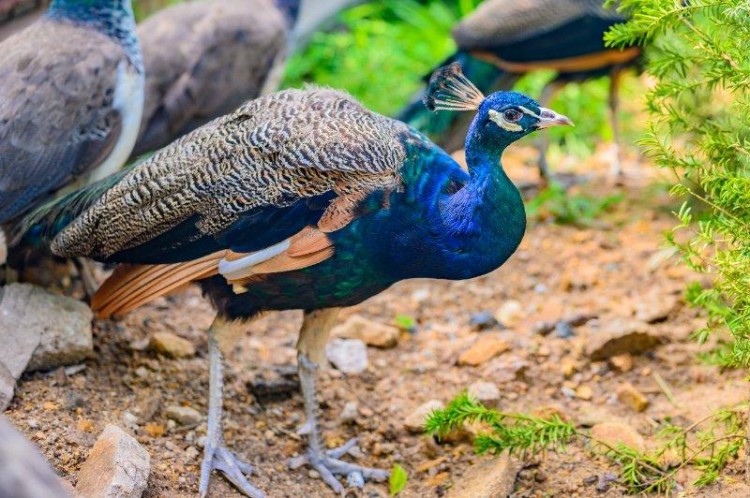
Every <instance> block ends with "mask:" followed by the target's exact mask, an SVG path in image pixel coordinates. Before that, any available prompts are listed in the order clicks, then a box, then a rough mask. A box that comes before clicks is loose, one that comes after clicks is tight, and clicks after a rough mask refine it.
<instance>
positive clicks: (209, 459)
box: [199, 444, 266, 498]
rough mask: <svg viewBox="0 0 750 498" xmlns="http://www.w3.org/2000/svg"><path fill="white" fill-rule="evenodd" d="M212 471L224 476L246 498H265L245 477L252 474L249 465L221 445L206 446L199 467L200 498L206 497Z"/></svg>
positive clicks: (251, 468)
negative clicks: (246, 497) (247, 497)
mask: <svg viewBox="0 0 750 498" xmlns="http://www.w3.org/2000/svg"><path fill="white" fill-rule="evenodd" d="M214 469H215V470H218V471H219V472H221V473H222V474H224V476H225V477H226V478H227V480H228V481H229V482H231V483H232V484H234V486H235V487H236V488H237V489H238V490H239V491H240V492H242V493H243V494H245V495H246V496H249V497H250V498H264V497H265V496H266V495H265V494H264V493H263V492H262V491H261V490H259V489H258V488H256V487H255V486H253V485H252V484H250V483H249V482H248V480H247V477H245V476H248V475H250V474H252V472H253V467H252V466H251V465H250V464H248V463H245V462H243V461H242V460H240V459H239V458H238V457H237V455H235V454H234V453H232V452H231V451H229V450H228V449H227V448H226V447H225V446H224V445H223V444H219V445H211V444H206V449H205V451H204V455H203V464H202V465H201V482H200V488H199V489H200V496H201V498H205V497H206V496H208V481H209V479H210V478H211V471H212V470H214Z"/></svg>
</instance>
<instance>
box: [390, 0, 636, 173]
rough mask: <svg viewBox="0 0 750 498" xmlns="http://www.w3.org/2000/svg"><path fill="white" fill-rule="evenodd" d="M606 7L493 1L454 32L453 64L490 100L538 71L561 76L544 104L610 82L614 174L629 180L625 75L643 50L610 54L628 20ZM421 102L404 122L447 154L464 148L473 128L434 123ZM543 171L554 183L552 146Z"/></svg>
mask: <svg viewBox="0 0 750 498" xmlns="http://www.w3.org/2000/svg"><path fill="white" fill-rule="evenodd" d="M602 4H603V0H527V1H517V0H486V1H485V2H484V3H482V4H481V5H480V6H479V7H478V8H477V10H476V11H475V12H474V13H472V14H471V15H469V16H468V17H466V18H465V19H463V20H462V21H461V22H460V23H458V25H457V26H456V27H455V29H454V30H453V38H454V40H455V42H456V45H458V51H457V52H456V53H455V54H453V55H452V56H451V57H449V59H448V62H452V61H458V62H460V63H461V64H462V65H463V68H464V72H465V73H466V75H467V77H468V78H470V79H471V80H472V81H473V82H474V83H475V84H476V85H477V87H478V88H479V89H480V90H482V91H483V92H488V91H491V90H492V89H504V90H507V89H510V88H512V87H513V85H514V84H515V83H516V81H517V80H518V79H519V78H520V77H521V76H523V75H524V74H525V73H527V72H530V71H534V70H538V69H551V70H555V71H557V76H556V77H555V79H554V80H553V81H552V82H550V84H549V85H548V87H547V88H546V89H545V91H544V92H543V95H542V97H541V99H540V100H541V102H542V104H545V103H546V101H547V100H549V98H550V97H551V93H552V90H553V89H554V88H555V87H556V86H559V85H562V84H565V83H568V82H571V81H582V80H585V79H588V78H593V77H598V76H603V75H608V74H609V75H611V86H610V99H609V104H610V110H611V118H612V130H613V134H614V139H615V144H616V147H617V154H616V159H615V163H614V165H613V173H614V174H615V175H620V174H621V173H622V168H621V164H620V163H621V161H620V151H619V126H618V123H617V89H618V82H619V75H620V73H621V72H622V70H623V69H625V68H627V67H629V66H632V65H634V64H635V63H636V61H637V59H638V57H639V55H640V50H639V49H638V48H636V47H632V48H629V49H625V50H615V49H609V48H607V47H605V45H604V34H605V33H606V32H607V31H608V30H609V28H611V27H612V26H613V25H615V24H617V23H621V22H624V21H626V20H627V18H626V17H625V16H624V15H622V14H620V13H618V12H617V11H616V10H615V9H614V8H610V9H605V8H604V7H603V5H602ZM421 100H422V94H421V93H420V94H419V95H417V96H416V98H415V99H414V101H413V102H412V103H411V104H410V105H409V106H407V107H406V108H405V109H404V110H403V111H402V112H401V113H400V114H399V116H398V118H399V119H400V120H402V121H404V122H406V123H409V124H410V125H412V126H414V127H416V128H417V129H419V130H421V131H422V132H424V133H427V134H428V135H429V136H430V137H432V138H434V139H435V140H437V141H438V143H440V144H441V145H443V146H444V147H445V148H446V149H447V150H454V149H457V148H459V147H460V146H461V145H462V139H463V134H464V132H465V129H466V123H465V122H461V120H460V118H459V117H458V116H456V115H454V114H447V113H439V114H438V115H437V116H431V115H430V114H429V113H428V111H427V109H425V108H424V106H422V105H421ZM540 145H541V147H540V155H539V169H540V174H541V175H542V178H543V179H545V180H547V179H549V177H550V175H549V169H548V165H547V160H546V142H544V141H542V142H541V143H540Z"/></svg>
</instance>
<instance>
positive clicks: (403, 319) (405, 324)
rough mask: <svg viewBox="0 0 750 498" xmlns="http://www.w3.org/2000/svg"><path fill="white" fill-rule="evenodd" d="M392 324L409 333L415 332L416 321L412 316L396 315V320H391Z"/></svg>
mask: <svg viewBox="0 0 750 498" xmlns="http://www.w3.org/2000/svg"><path fill="white" fill-rule="evenodd" d="M393 322H394V323H395V324H396V327H398V328H400V329H402V330H406V331H409V332H414V331H415V330H417V320H416V319H415V318H414V317H413V316H409V315H396V318H394V319H393Z"/></svg>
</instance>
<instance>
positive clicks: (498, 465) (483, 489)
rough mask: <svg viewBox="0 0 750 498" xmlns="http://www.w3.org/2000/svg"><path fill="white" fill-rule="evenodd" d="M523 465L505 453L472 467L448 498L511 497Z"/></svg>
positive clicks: (451, 490) (451, 489)
mask: <svg viewBox="0 0 750 498" xmlns="http://www.w3.org/2000/svg"><path fill="white" fill-rule="evenodd" d="M519 470H521V465H520V464H519V463H518V462H517V461H515V460H513V459H512V458H511V457H509V456H508V455H507V454H505V453H503V454H501V455H500V456H496V457H492V458H490V459H488V460H485V461H483V462H481V463H478V464H475V465H472V466H471V467H469V469H468V470H467V471H466V472H465V473H464V475H463V476H461V478H460V479H458V481H456V482H455V483H454V485H453V486H452V487H451V488H450V491H449V492H448V494H447V495H446V496H447V498H477V497H482V498H506V497H507V496H511V494H512V493H513V488H514V486H515V483H516V475H517V474H518V471H519Z"/></svg>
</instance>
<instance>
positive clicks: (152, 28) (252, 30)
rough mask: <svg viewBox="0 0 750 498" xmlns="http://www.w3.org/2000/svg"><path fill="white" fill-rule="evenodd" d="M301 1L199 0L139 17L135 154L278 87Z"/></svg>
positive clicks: (158, 145)
mask: <svg viewBox="0 0 750 498" xmlns="http://www.w3.org/2000/svg"><path fill="white" fill-rule="evenodd" d="M299 7H300V0H195V1H189V2H184V3H178V4H175V5H172V6H171V7H168V8H166V9H164V10H161V11H159V12H157V13H156V14H154V15H153V16H151V17H149V18H148V19H146V20H145V21H144V22H142V23H141V24H140V25H139V26H138V38H139V40H140V43H141V49H142V50H143V60H144V64H145V68H146V97H145V105H144V111H143V120H142V125H141V131H140V134H139V138H138V142H137V143H136V146H135V149H134V151H133V155H135V156H139V155H141V154H143V153H145V152H149V151H152V150H156V149H160V148H161V147H163V146H165V145H167V144H169V143H170V142H172V141H173V140H174V139H176V138H178V137H180V136H182V135H184V134H185V133H187V132H189V131H192V130H194V129H195V128H197V127H198V126H200V125H202V124H204V123H206V122H208V121H210V120H211V119H213V118H216V117H219V116H222V115H224V114H226V113H228V112H230V111H233V110H234V109H236V108H237V107H238V106H239V105H240V104H242V103H243V102H244V101H246V100H248V99H252V98H255V97H258V96H260V95H264V94H266V93H269V92H271V91H273V90H275V89H276V86H277V85H278V84H279V82H280V81H281V75H282V72H283V68H284V62H285V60H286V56H287V52H288V48H289V44H290V39H291V31H292V29H293V28H294V23H295V21H296V19H297V14H298V11H299Z"/></svg>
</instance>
